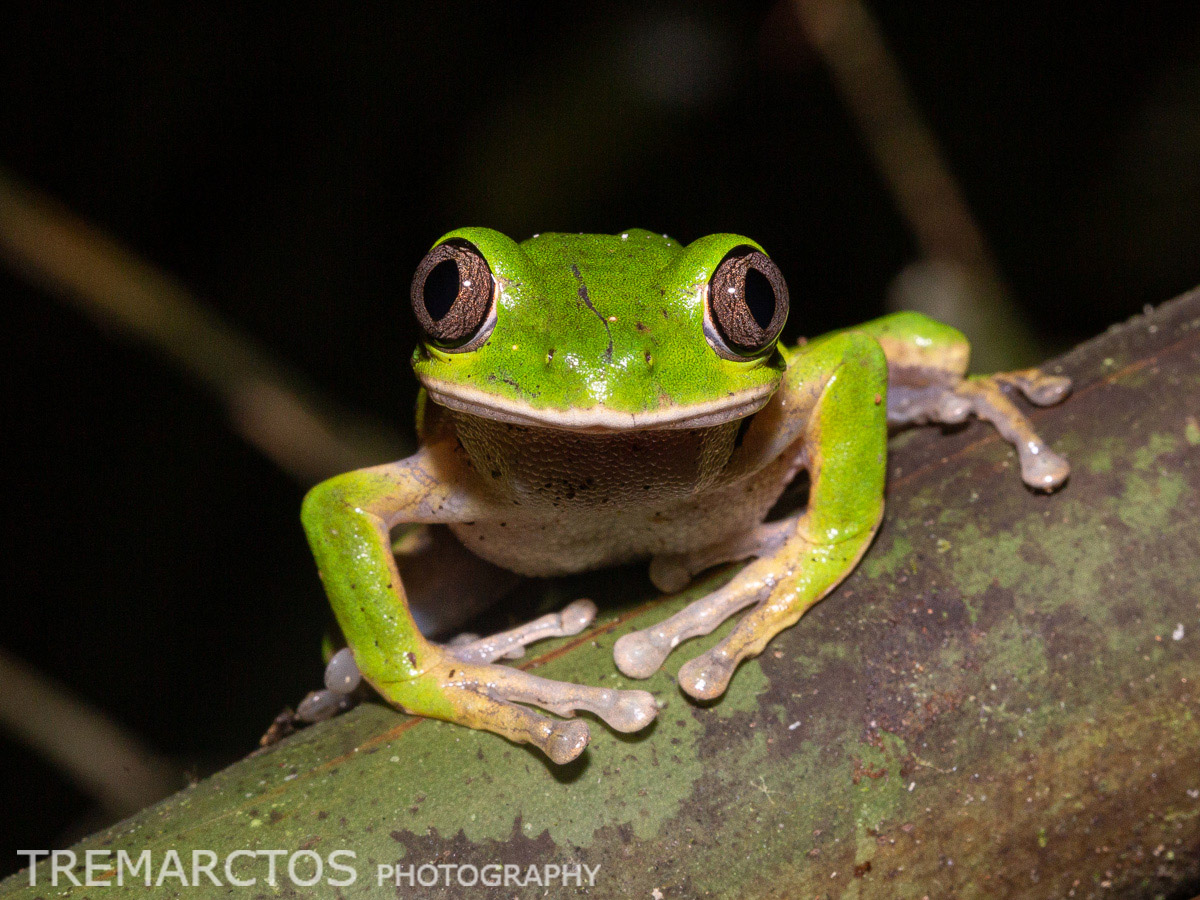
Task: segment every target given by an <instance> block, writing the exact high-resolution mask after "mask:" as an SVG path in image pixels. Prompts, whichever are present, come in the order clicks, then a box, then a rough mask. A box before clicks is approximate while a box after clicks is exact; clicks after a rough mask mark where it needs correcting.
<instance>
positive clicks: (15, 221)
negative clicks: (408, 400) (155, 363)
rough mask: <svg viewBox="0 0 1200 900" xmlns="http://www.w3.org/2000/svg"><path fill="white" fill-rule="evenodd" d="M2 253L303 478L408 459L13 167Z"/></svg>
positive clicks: (1, 192) (390, 439)
mask: <svg viewBox="0 0 1200 900" xmlns="http://www.w3.org/2000/svg"><path fill="white" fill-rule="evenodd" d="M0 254H2V255H3V257H4V258H5V260H6V261H7V262H8V264H9V265H10V266H11V267H12V268H13V269H14V270H16V271H17V272H19V273H21V274H22V275H24V276H25V277H27V278H28V279H29V280H30V281H33V282H35V283H36V284H38V285H40V286H41V287H43V288H44V289H46V290H47V291H49V292H50V293H52V294H54V295H56V296H58V297H60V298H61V299H63V300H66V301H67V302H69V303H71V304H72V305H73V306H75V307H76V308H77V309H79V310H80V311H81V312H83V313H84V314H85V315H87V316H88V317H90V318H92V319H93V320H95V321H97V322H98V323H99V324H101V325H105V326H110V327H115V328H116V329H118V330H119V331H120V332H122V333H123V334H125V335H128V336H130V337H134V338H137V339H138V340H140V341H142V342H143V343H145V344H147V345H149V346H151V347H152V348H154V349H155V350H157V351H158V352H159V353H161V354H163V355H164V356H166V357H167V358H168V359H169V360H170V361H171V362H173V363H175V364H176V365H178V366H179V367H180V368H182V369H183V370H184V371H186V372H187V373H188V374H189V375H191V376H193V377H194V378H196V379H197V380H198V381H200V382H201V383H202V384H203V385H204V386H205V387H207V388H208V389H209V390H211V391H212V392H213V393H214V394H215V395H216V396H217V398H218V400H220V402H221V403H223V404H224V406H225V408H226V410H227V411H228V414H229V418H230V421H231V422H232V424H233V427H234V429H235V430H236V431H237V432H238V434H240V435H241V436H242V437H243V438H245V440H247V441H248V442H249V443H250V444H252V445H253V446H254V447H256V448H258V449H259V450H260V451H261V452H262V453H263V454H264V455H265V456H266V457H267V458H269V459H270V460H272V461H273V462H274V463H276V464H277V465H278V466H279V467H280V468H282V469H283V470H284V471H286V472H288V473H289V474H290V475H292V476H293V477H294V478H296V479H297V480H298V481H300V482H301V483H304V484H310V483H313V482H315V481H319V480H320V479H322V478H326V477H328V476H330V475H334V474H336V473H338V472H344V471H347V470H349V469H355V468H360V467H362V466H365V465H370V464H372V463H378V462H383V461H385V460H388V459H395V458H397V457H398V456H401V455H403V448H402V444H401V442H400V440H399V438H398V437H396V436H395V435H394V434H392V433H390V432H388V431H387V430H386V429H385V428H384V427H383V426H382V425H380V424H377V423H374V422H371V421H369V420H367V419H365V418H363V417H361V416H354V415H352V414H350V413H349V412H347V411H345V410H339V409H338V408H337V407H336V406H334V404H333V403H332V402H331V401H329V400H328V399H326V398H324V397H322V396H320V394H319V393H318V392H316V391H314V390H312V389H311V388H309V387H307V386H305V385H304V384H303V381H302V379H301V378H300V377H299V376H298V375H296V374H295V373H293V372H290V371H288V370H287V369H286V368H284V367H283V366H282V365H280V364H279V363H277V362H276V361H274V360H273V359H271V358H270V356H269V354H268V353H267V352H266V351H265V350H264V349H262V348H261V347H259V346H257V345H256V344H255V343H254V342H253V341H251V340H249V339H248V338H246V337H245V336H243V335H241V334H239V333H238V332H236V331H235V330H234V329H233V328H232V327H231V326H230V325H228V324H227V323H226V322H223V321H222V320H221V319H220V318H219V317H218V316H217V315H216V314H215V313H213V312H212V311H211V310H209V309H206V308H205V307H204V305H203V304H202V303H201V302H200V301H199V300H198V299H197V298H196V297H194V296H193V295H192V294H191V293H190V292H189V291H188V290H187V288H185V287H184V286H183V285H181V284H179V283H178V282H177V281H175V280H174V279H173V278H171V277H170V276H169V275H167V274H166V273H164V272H161V271H159V270H158V269H156V268H155V267H154V266H152V265H151V264H149V263H148V262H146V261H145V260H143V259H141V258H139V257H138V256H137V255H136V254H135V253H133V252H132V251H130V250H129V249H127V248H125V247H122V246H121V245H120V244H119V243H118V242H116V241H115V240H113V239H112V238H111V237H109V236H108V235H106V234H104V232H102V231H101V230H100V229H98V228H96V227H95V226H93V225H90V224H88V223H87V222H85V221H83V220H81V219H79V218H78V217H76V216H74V215H73V214H72V213H70V212H69V211H68V210H66V209H64V208H63V207H61V206H59V205H58V204H56V203H54V202H53V201H51V200H50V199H49V198H48V197H45V196H43V195H41V194H39V193H37V192H36V191H34V190H32V189H31V188H28V187H26V186H25V185H23V184H21V183H20V182H19V181H18V179H17V178H16V177H14V176H13V175H12V174H11V173H9V172H8V171H6V170H4V169H0Z"/></svg>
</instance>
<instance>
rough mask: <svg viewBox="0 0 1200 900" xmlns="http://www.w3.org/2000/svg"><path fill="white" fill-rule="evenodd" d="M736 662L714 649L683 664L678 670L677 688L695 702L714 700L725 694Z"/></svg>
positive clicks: (719, 649) (717, 648) (718, 648)
mask: <svg viewBox="0 0 1200 900" xmlns="http://www.w3.org/2000/svg"><path fill="white" fill-rule="evenodd" d="M737 664H738V660H736V659H732V658H730V657H729V656H728V655H727V654H725V653H723V652H721V648H720V647H716V648H714V649H712V650H710V651H708V652H707V653H702V654H700V655H699V656H697V657H696V658H695V659H693V660H690V661H689V662H687V663H685V664H684V665H683V667H682V668H680V670H679V686H680V687H681V688H683V690H684V691H685V692H686V693H687V694H688V695H689V696H692V697H695V698H696V699H697V700H715V699H716V698H718V697H720V696H721V695H722V694H724V693H725V689H726V688H727V687H729V681H730V679H732V678H733V671H734V669H736V668H737Z"/></svg>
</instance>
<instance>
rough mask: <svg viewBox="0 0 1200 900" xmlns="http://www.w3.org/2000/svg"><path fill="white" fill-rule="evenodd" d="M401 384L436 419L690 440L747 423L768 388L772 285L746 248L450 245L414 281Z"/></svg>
mask: <svg viewBox="0 0 1200 900" xmlns="http://www.w3.org/2000/svg"><path fill="white" fill-rule="evenodd" d="M412 303H413V309H414V311H415V312H416V315H417V319H418V320H419V321H420V324H421V328H422V331H423V340H422V341H421V343H420V344H419V345H418V347H417V350H416V353H415V354H414V356H413V368H414V369H415V371H416V373H417V377H418V378H419V379H420V380H421V383H422V384H423V385H424V386H425V388H426V390H427V391H428V392H429V395H430V397H431V398H432V399H433V400H434V401H435V402H437V403H440V404H442V405H444V406H448V407H451V408H453V409H458V410H462V411H465V412H469V413H473V414H475V415H480V416H485V417H487V418H490V419H499V420H502V421H508V422H515V423H518V424H523V425H541V426H544V427H551V428H566V429H571V430H586V431H616V430H624V429H638V428H696V427H703V426H709V425H716V424H719V423H721V422H727V421H730V420H732V419H737V418H741V417H744V416H748V415H750V414H752V413H754V412H757V411H758V410H759V409H760V408H762V406H763V405H764V404H765V403H766V402H767V400H768V399H769V398H770V396H771V394H772V393H773V392H774V390H775V388H776V387H777V386H778V385H779V381H780V378H781V377H782V374H783V369H784V362H783V359H782V357H781V355H780V352H779V351H778V349H777V348H776V340H777V338H778V337H779V332H780V329H782V328H783V323H784V319H785V318H786V317H787V309H788V293H787V286H786V284H785V283H784V280H783V276H782V275H781V274H780V273H779V269H778V268H776V266H775V264H774V263H773V262H771V260H770V259H769V258H768V257H767V256H766V254H765V253H764V252H763V251H762V248H761V247H759V246H758V245H757V244H756V243H754V241H751V240H749V239H748V238H744V237H740V236H738V235H734V234H714V235H710V236H708V237H705V238H701V239H700V240H698V241H695V242H694V243H692V244H689V245H688V246H686V247H683V246H680V245H679V243H678V242H677V241H674V240H671V239H670V238H668V237H666V236H665V235H662V236H660V235H657V234H652V233H650V232H648V231H642V230H640V229H633V230H630V231H625V232H621V233H620V234H616V235H574V234H542V235H535V236H534V237H532V238H530V239H529V240H527V241H525V242H523V243H521V244H517V243H516V242H514V241H512V240H510V239H509V238H507V237H505V236H504V235H502V234H500V233H498V232H496V231H492V230H490V229H487V228H463V229H460V230H458V231H452V232H450V233H449V234H447V235H446V236H445V237H443V238H442V239H441V240H439V241H438V242H437V244H435V245H434V248H433V249H432V250H431V251H430V252H429V254H428V255H427V256H426V257H425V259H423V260H422V261H421V264H420V265H419V266H418V267H417V272H416V275H415V276H414V278H413V284H412Z"/></svg>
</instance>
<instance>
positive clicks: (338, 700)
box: [296, 688, 354, 723]
mask: <svg viewBox="0 0 1200 900" xmlns="http://www.w3.org/2000/svg"><path fill="white" fill-rule="evenodd" d="M353 705H354V701H352V700H351V699H350V697H349V694H348V693H340V692H338V691H331V690H329V689H327V688H326V689H324V690H320V691H310V692H309V694H308V696H307V697H305V698H304V699H303V700H301V701H300V704H299V705H298V706H297V707H296V718H297V719H298V720H300V721H301V722H308V723H313V722H324V721H325V720H326V719H331V718H333V717H334V716H336V715H337V714H338V713H340V712H345V711H346V710H347V709H349V708H350V707H352V706H353Z"/></svg>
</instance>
